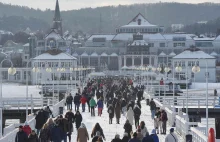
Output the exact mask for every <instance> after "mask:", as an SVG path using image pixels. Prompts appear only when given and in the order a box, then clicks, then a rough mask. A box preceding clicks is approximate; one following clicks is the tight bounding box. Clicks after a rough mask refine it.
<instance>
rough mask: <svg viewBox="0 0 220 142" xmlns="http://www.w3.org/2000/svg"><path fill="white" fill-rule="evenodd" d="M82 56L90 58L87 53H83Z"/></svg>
mask: <svg viewBox="0 0 220 142" xmlns="http://www.w3.org/2000/svg"><path fill="white" fill-rule="evenodd" d="M81 56H84V57H85V56H89V55H88V54H87V53H86V52H84V53H82V55H81Z"/></svg>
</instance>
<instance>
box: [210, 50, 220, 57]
mask: <svg viewBox="0 0 220 142" xmlns="http://www.w3.org/2000/svg"><path fill="white" fill-rule="evenodd" d="M210 55H211V56H218V54H217V53H216V52H215V51H212V53H211V54H210Z"/></svg>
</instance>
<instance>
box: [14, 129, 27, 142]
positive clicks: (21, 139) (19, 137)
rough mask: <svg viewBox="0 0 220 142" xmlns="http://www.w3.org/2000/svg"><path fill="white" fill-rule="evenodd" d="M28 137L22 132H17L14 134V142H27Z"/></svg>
mask: <svg viewBox="0 0 220 142" xmlns="http://www.w3.org/2000/svg"><path fill="white" fill-rule="evenodd" d="M27 141H28V136H27V134H26V133H25V132H24V131H19V132H17V134H16V137H15V142H27Z"/></svg>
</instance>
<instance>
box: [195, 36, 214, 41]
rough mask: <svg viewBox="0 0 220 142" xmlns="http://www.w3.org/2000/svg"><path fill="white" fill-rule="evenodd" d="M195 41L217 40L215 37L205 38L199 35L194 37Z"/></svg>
mask: <svg viewBox="0 0 220 142" xmlns="http://www.w3.org/2000/svg"><path fill="white" fill-rule="evenodd" d="M193 39H194V40H195V41H213V40H215V38H213V37H212V38H210V37H204V38H198V37H195V38H193Z"/></svg>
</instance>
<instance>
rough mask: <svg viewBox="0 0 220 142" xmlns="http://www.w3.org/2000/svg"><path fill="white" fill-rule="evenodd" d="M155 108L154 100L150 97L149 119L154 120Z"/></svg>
mask: <svg viewBox="0 0 220 142" xmlns="http://www.w3.org/2000/svg"><path fill="white" fill-rule="evenodd" d="M156 108H157V106H156V104H155V102H154V100H153V99H151V101H150V110H151V119H153V120H154V116H155V112H156Z"/></svg>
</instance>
